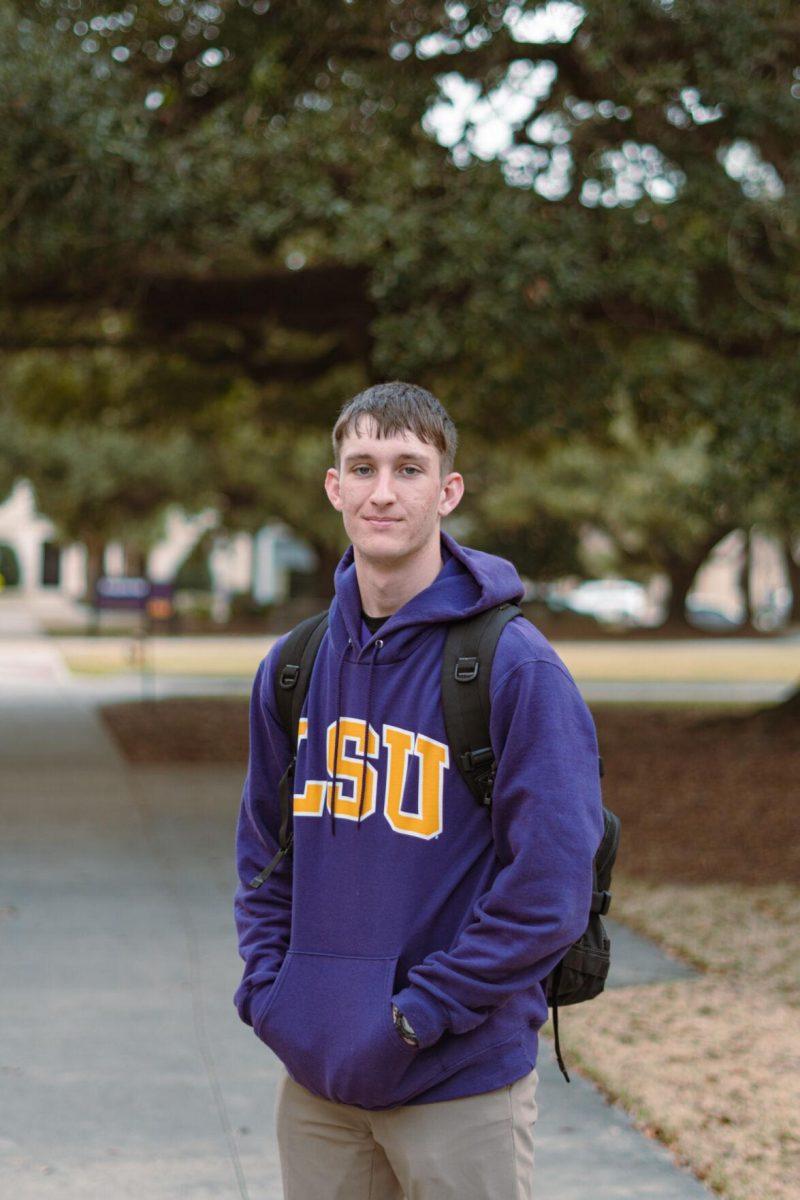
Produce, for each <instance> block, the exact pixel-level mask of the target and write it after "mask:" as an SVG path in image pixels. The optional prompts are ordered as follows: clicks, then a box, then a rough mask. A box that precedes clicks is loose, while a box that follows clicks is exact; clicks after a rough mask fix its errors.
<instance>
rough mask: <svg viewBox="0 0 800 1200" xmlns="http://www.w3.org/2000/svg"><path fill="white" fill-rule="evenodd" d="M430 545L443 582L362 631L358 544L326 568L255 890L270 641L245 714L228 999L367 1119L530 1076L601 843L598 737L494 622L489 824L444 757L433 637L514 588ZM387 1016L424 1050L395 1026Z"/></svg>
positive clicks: (490, 567) (268, 721)
mask: <svg viewBox="0 0 800 1200" xmlns="http://www.w3.org/2000/svg"><path fill="white" fill-rule="evenodd" d="M441 546H442V557H443V559H444V566H443V567H442V569H441V571H440V572H439V574H438V576H437V577H436V579H435V580H434V581H433V583H431V584H430V585H429V586H428V587H427V588H425V589H424V590H423V591H421V592H419V593H418V594H417V595H416V596H414V597H412V599H411V600H409V601H408V602H407V603H406V604H405V605H403V607H402V608H400V609H399V610H398V611H397V612H395V613H393V614H392V615H391V616H390V617H388V618H387V620H386V621H385V623H384V624H383V625H382V626H381V628H380V629H379V630H378V632H377V633H376V634H370V632H369V630H368V629H367V627H366V625H365V624H364V622H363V620H362V616H361V596H360V593H359V588H358V580H357V578H356V570H355V564H354V553H353V547H352V546H350V547H348V549H347V551H346V552H345V554H344V555H343V557H342V559H341V561H340V562H339V565H338V567H337V569H336V574H335V586H336V596H335V599H334V601H333V603H332V606H331V611H330V623H329V629H328V632H327V633H326V634H325V637H324V638H323V640H322V643H321V645H320V649H319V653H318V656H317V660H316V663H315V666H314V671H313V674H312V677H311V684H310V688H309V694H308V696H307V698H306V701H305V705H304V707H303V715H302V716H301V719H300V729H299V732H300V742H299V748H298V758H297V767H296V771H295V778H294V811H293V828H294V845H293V850H292V854H291V855H288V856H286V857H285V858H284V859H282V860H281V862H280V865H279V866H278V867H277V869H276V870H275V871H274V872H273V874H272V875H270V876H269V878H268V879H267V880H266V882H265V883H264V884H263V885H262V886H261V887H260V888H258V889H253V888H250V887H249V886H248V881H249V880H250V879H252V878H253V876H254V875H256V874H257V873H258V872H259V871H260V870H261V869H262V868H263V867H264V865H265V864H266V863H267V862H269V860H270V859H271V858H272V856H273V855H274V854H275V852H276V851H277V849H278V832H279V829H280V807H279V802H278V781H279V779H280V777H281V775H282V774H283V772H284V770H285V768H286V765H287V763H288V762H289V760H290V758H291V746H290V744H289V741H288V739H287V737H286V735H285V733H284V731H283V729H282V727H281V726H280V724H279V722H278V720H277V717H276V714H275V702H274V698H273V696H274V692H273V686H274V674H275V662H276V649H277V645H279V644H280V641H282V640H283V639H280V640H279V642H278V643H276V646H273V648H272V649H271V650H270V652H269V654H267V656H266V657H265V658H264V659H263V660H262V662H261V663H260V665H259V667H258V670H257V672H256V676H255V681H254V684H253V691H252V698H251V705H250V759H249V765H248V771H247V777H246V779H245V783H244V789H243V794H242V803H241V809H240V814H239V824H238V830H237V846H236V849H237V862H238V871H239V878H240V881H241V882H240V885H239V887H238V888H237V891H236V897H235V915H236V924H237V929H238V934H239V951H240V954H241V956H242V958H243V959H244V962H245V969H244V975H243V978H242V982H241V984H240V986H239V988H238V990H237V992H236V995H235V998H234V1000H235V1003H236V1005H237V1008H238V1010H239V1014H240V1016H241V1018H242V1020H243V1021H245V1022H246V1023H247V1024H249V1025H252V1026H253V1029H254V1030H255V1032H256V1034H257V1035H258V1037H259V1038H260V1039H261V1040H262V1041H263V1042H265V1043H266V1044H267V1045H268V1046H269V1047H270V1048H271V1049H272V1050H273V1051H274V1052H275V1053H276V1054H277V1055H278V1057H279V1058H280V1059H281V1060H282V1061H283V1063H284V1065H285V1066H286V1069H287V1070H288V1072H289V1074H290V1075H291V1076H292V1078H293V1079H295V1080H296V1081H297V1082H298V1083H300V1084H302V1085H303V1086H304V1087H306V1088H308V1089H309V1090H310V1091H312V1092H314V1093H315V1094H317V1095H319V1096H323V1097H325V1098H326V1099H329V1100H335V1101H339V1102H342V1103H345V1104H355V1105H358V1106H360V1107H362V1108H368V1109H380V1108H391V1107H394V1106H395V1105H398V1104H425V1103H430V1102H432V1101H437V1100H450V1099H454V1098H456V1097H458V1096H467V1095H471V1094H473V1093H476V1092H484V1091H489V1090H491V1089H492V1088H498V1087H502V1086H504V1085H505V1084H507V1083H511V1082H512V1081H514V1080H515V1079H518V1078H520V1076H522V1075H525V1074H527V1073H528V1072H529V1071H530V1070H531V1069H532V1068H533V1067H534V1065H535V1063H536V1051H537V1031H538V1029H539V1027H540V1026H541V1025H542V1023H543V1022H544V1021H545V1020H546V1018H547V1005H546V1002H545V998H544V992H543V988H542V985H541V981H542V980H543V979H544V977H545V976H546V975H547V974H548V972H549V971H550V970H551V969H552V968H553V967H554V966H555V964H556V963H557V962H558V961H559V959H560V958H561V957H562V955H563V954H564V952H565V951H566V949H567V948H568V947H569V946H570V945H571V943H572V942H573V941H574V940H575V939H576V938H577V937H579V936H580V934H581V933H582V932H583V930H584V929H585V927H586V923H587V919H588V914H589V907H590V903H591V891H592V860H593V858H594V854H595V851H596V849H597V847H598V845H599V843H600V838H601V835H602V807H601V797H600V783H599V775H598V755H597V740H596V736H595V729H594V723H593V721H592V718H591V715H590V713H589V711H588V709H587V707H586V705H585V703H584V701H583V699H582V697H581V695H580V693H579V691H578V688H577V686H576V684H575V682H574V680H573V679H572V676H571V675H570V673H569V672H568V671H567V669H566V667H565V666H564V664H563V663H562V661H561V659H560V658H559V657H558V655H557V654H556V652H555V651H554V649H553V648H552V646H551V645H550V643H549V642H548V641H547V640H546V638H545V637H544V636H543V635H542V634H541V633H540V632H539V631H538V629H536V627H535V626H533V625H532V624H531V623H530V622H529V621H527V620H525V619H523V618H520V617H517V618H514V619H513V620H511V621H509V622H508V624H507V625H506V626H505V628H504V630H503V633H502V634H501V636H500V640H499V642H498V645H497V650H496V652H495V658H494V662H493V668H492V674H491V725H490V732H491V742H492V746H493V748H494V751H495V756H496V759H497V773H496V778H495V783H494V802H493V805H492V808H491V813H490V812H489V811H487V809H486V808H484V807H482V806H481V805H479V804H478V803H477V801H476V800H475V798H474V797H473V795H472V794H471V792H470V791H469V790H468V788H467V786H466V784H465V783H464V781H463V779H462V777H461V775H460V774H459V772H458V770H457V768H456V766H455V764H454V763H453V762H452V759H451V755H450V750H449V747H448V745H447V737H446V733H445V728H444V717H443V713H442V708H441V688H440V671H441V658H442V650H443V646H444V640H445V636H446V633H447V624H448V623H449V622H452V621H454V620H458V619H459V618H463V617H469V616H472V615H473V614H475V613H478V612H481V611H482V610H483V609H486V608H489V607H491V606H493V605H495V604H498V603H500V602H501V601H504V600H510V601H517V600H519V599H520V598H521V596H522V593H523V588H522V583H521V581H520V578H519V575H518V574H517V572H516V570H515V568H514V567H513V566H512V564H511V563H510V562H508V561H507V560H506V559H503V558H499V557H497V556H495V555H492V554H486V553H483V552H482V551H478V550H471V549H468V548H467V547H465V546H460V545H459V544H458V543H457V542H456V541H454V539H453V538H452V537H450V535H449V534H447V533H445V532H442V533H441ZM337 718H338V720H337ZM367 729H368V730H369V737H368V739H367V738H366V737H365V730H367ZM367 741H368V744H367ZM365 759H366V772H365V771H364V762H365ZM332 785H335V795H336V803H335V809H334V811H333V812H331V808H330V796H331V790H332ZM392 1000H394V1002H395V1004H396V1005H397V1007H398V1008H399V1009H400V1010H401V1012H403V1013H404V1014H405V1015H406V1017H407V1018H408V1020H409V1022H410V1023H411V1025H412V1027H413V1029H414V1031H415V1033H416V1034H417V1036H418V1037H419V1041H420V1045H419V1047H415V1046H411V1045H408V1044H407V1043H406V1042H405V1041H404V1040H403V1039H402V1038H401V1036H400V1034H399V1033H398V1032H397V1030H396V1029H395V1028H394V1025H393V1023H392V1016H391V1001H392Z"/></svg>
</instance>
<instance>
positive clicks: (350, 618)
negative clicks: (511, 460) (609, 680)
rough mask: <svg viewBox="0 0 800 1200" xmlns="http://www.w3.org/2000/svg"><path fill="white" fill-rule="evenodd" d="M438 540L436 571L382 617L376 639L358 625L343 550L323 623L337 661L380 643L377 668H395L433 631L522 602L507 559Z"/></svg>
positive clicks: (351, 554)
mask: <svg viewBox="0 0 800 1200" xmlns="http://www.w3.org/2000/svg"><path fill="white" fill-rule="evenodd" d="M440 537H441V550H442V559H443V561H444V565H443V567H442V569H441V571H440V572H439V574H438V575H437V576H436V578H435V579H434V580H433V582H432V583H430V584H429V585H428V587H426V588H423V590H422V591H421V592H418V593H417V594H416V596H412V597H411V599H410V600H408V601H407V602H406V603H405V604H404V605H403V607H402V608H399V609H398V610H397V612H395V613H392V615H391V616H390V617H387V619H386V621H385V622H384V623H383V625H382V626H381V628H380V629H379V630H378V632H377V633H376V634H370V632H369V630H368V629H367V627H366V626H365V625H364V624H363V622H362V620H361V611H362V604H361V593H360V591H359V587H358V578H357V576H356V566H355V551H354V549H353V547H352V545H351V546H348V548H347V550H346V551H345V552H344V554H343V555H342V557H341V559H340V560H339V565H338V566H337V568H336V571H335V574H334V587H335V589H336V595H335V598H334V600H333V603H332V604H331V609H330V619H329V628H330V637H331V641H332V644H333V648H334V650H335V651H336V654H337V655H338V656H339V657H344V656H345V655H346V652H347V650H348V647H349V646H351V645H352V648H353V649H352V650H351V652H350V653H351V654H352V656H353V657H354V658H355V659H356V660H358V659H359V658H360V657H361V654H362V652H363V651H364V650H366V648H367V647H368V646H369V645H370V644H371V643H372V642H374V641H375V640H376V639H380V641H381V643H382V645H381V662H384V663H387V662H396V661H398V660H400V659H402V658H405V657H406V656H407V655H409V654H410V653H411V652H412V651H413V649H414V647H415V645H416V644H417V643H418V642H419V640H420V639H422V638H424V637H425V636H426V635H427V634H428V633H430V632H431V629H432V627H433V626H436V625H440V624H441V623H442V622H450V621H458V620H463V619H465V618H466V617H472V616H474V615H475V614H476V613H479V612H483V611H484V609H487V608H492V607H494V606H495V605H496V604H502V603H503V602H504V601H512V602H517V601H519V600H521V599H522V596H523V594H524V587H523V584H522V580H521V579H520V577H519V575H518V573H517V570H516V567H514V565H513V564H512V563H510V562H509V561H508V560H507V559H505V558H500V557H499V556H498V555H496V554H487V553H485V552H484V551H483V550H472V549H470V548H469V547H467V546H460V545H459V544H458V542H457V541H455V539H454V538H452V537H451V536H450V534H449V533H445V532H444V530H442V531H441V532H440Z"/></svg>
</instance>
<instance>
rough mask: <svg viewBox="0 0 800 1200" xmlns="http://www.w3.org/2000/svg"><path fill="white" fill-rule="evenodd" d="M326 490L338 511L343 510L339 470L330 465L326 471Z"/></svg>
mask: <svg viewBox="0 0 800 1200" xmlns="http://www.w3.org/2000/svg"><path fill="white" fill-rule="evenodd" d="M325 491H326V492H327V494H328V499H329V500H330V502H331V504H332V505H333V507H334V508H335V509H336V511H337V512H341V511H342V497H341V495H340V494H339V472H338V471H337V470H336V468H335V467H328V470H327V471H326V472H325Z"/></svg>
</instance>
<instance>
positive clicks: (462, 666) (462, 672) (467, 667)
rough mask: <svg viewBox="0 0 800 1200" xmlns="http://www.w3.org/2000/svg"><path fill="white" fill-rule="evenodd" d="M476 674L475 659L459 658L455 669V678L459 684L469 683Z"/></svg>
mask: <svg viewBox="0 0 800 1200" xmlns="http://www.w3.org/2000/svg"><path fill="white" fill-rule="evenodd" d="M477 674H478V660H477V658H459V660H458V662H457V663H456V669H455V677H456V679H457V680H458V682H459V683H471V682H472V680H473V679H475V678H476V676H477Z"/></svg>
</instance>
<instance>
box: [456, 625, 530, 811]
mask: <svg viewBox="0 0 800 1200" xmlns="http://www.w3.org/2000/svg"><path fill="white" fill-rule="evenodd" d="M517 616H522V610H521V609H520V608H518V607H517V605H516V604H511V603H509V602H505V603H503V604H498V605H497V606H496V607H495V608H488V609H486V610H485V611H484V612H481V613H478V614H477V615H476V616H474V617H468V618H467V619H466V620H464V621H454V622H453V623H452V624H451V625H450V628H449V630H448V632H447V639H446V641H445V645H444V654H443V656H442V709H443V712H444V724H445V729H446V731H447V741H448V743H449V745H450V753H451V755H452V761H454V762H455V765H456V767H457V768H458V770H459V771H460V773H461V775H462V777H463V779H464V782H465V783H466V785H467V787H468V788H469V790H470V791H471V792H472V794H473V796H474V797H475V799H476V800H477V801H478V803H479V804H485V805H487V806H488V805H490V804H491V803H492V785H493V783H494V775H495V769H496V763H495V759H494V751H493V749H492V743H491V739H490V737H489V712H490V704H489V685H490V683H491V675H492V661H493V658H494V652H495V648H496V646H497V643H498V641H499V638H500V634H501V633H502V632H503V630H504V628H505V626H506V624H507V623H508V622H509V621H510V620H512V619H513V618H514V617H517Z"/></svg>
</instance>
